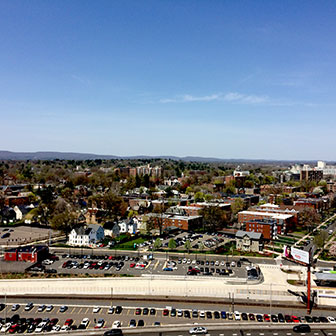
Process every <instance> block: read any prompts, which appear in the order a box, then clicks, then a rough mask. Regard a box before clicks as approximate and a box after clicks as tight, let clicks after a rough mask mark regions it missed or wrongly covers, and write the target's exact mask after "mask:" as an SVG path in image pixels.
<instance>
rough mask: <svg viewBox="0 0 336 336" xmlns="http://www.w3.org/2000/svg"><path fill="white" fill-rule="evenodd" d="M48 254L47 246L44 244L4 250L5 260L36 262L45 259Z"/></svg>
mask: <svg viewBox="0 0 336 336" xmlns="http://www.w3.org/2000/svg"><path fill="white" fill-rule="evenodd" d="M48 255H49V248H48V246H45V245H36V246H24V247H15V248H12V249H10V250H7V251H5V254H4V260H5V261H28V262H32V263H36V262H38V261H42V260H44V259H46V258H47V257H48Z"/></svg>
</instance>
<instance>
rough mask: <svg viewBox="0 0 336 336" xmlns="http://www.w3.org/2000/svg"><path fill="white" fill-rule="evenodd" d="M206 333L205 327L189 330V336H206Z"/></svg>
mask: <svg viewBox="0 0 336 336" xmlns="http://www.w3.org/2000/svg"><path fill="white" fill-rule="evenodd" d="M207 332H208V330H207V328H205V327H193V328H190V329H189V334H191V335H197V334H206V333H207Z"/></svg>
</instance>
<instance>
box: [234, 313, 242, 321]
mask: <svg viewBox="0 0 336 336" xmlns="http://www.w3.org/2000/svg"><path fill="white" fill-rule="evenodd" d="M234 317H235V320H236V321H240V319H241V317H240V313H239V311H235V312H234Z"/></svg>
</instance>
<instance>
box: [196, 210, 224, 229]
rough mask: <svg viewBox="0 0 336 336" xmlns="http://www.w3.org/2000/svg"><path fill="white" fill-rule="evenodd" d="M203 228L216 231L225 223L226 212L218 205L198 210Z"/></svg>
mask: <svg viewBox="0 0 336 336" xmlns="http://www.w3.org/2000/svg"><path fill="white" fill-rule="evenodd" d="M200 215H201V216H203V225H204V229H205V230H210V231H213V232H215V231H217V230H220V229H222V228H223V227H225V226H226V225H227V216H226V213H225V212H224V211H223V210H222V209H221V208H220V207H219V206H208V207H205V208H203V209H202V210H201V211H200Z"/></svg>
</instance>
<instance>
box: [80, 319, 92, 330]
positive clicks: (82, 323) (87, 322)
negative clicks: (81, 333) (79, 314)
mask: <svg viewBox="0 0 336 336" xmlns="http://www.w3.org/2000/svg"><path fill="white" fill-rule="evenodd" d="M89 323H90V320H89V319H88V318H87V317H85V318H83V320H82V322H81V323H80V324H81V325H82V326H84V327H85V329H86V328H87V326H88V325H89Z"/></svg>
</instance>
